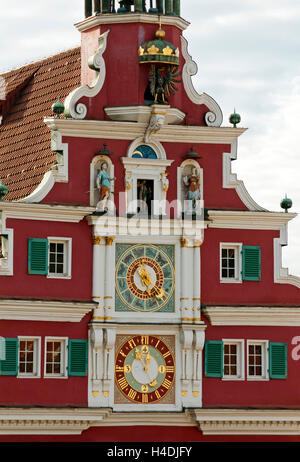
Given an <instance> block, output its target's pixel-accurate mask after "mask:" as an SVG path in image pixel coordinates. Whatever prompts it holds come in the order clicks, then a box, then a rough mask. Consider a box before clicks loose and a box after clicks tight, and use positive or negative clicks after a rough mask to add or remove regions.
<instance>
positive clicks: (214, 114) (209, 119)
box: [181, 36, 223, 127]
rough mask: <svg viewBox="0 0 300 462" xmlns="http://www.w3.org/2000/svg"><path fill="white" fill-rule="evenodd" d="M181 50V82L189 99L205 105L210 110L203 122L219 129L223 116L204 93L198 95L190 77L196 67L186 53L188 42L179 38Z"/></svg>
mask: <svg viewBox="0 0 300 462" xmlns="http://www.w3.org/2000/svg"><path fill="white" fill-rule="evenodd" d="M181 50H182V56H183V58H184V60H185V64H184V66H183V69H182V80H183V85H184V89H185V92H186V94H187V95H188V97H189V99H190V100H191V101H192V102H193V103H194V104H197V105H200V104H205V106H207V107H208V108H209V110H210V112H207V113H206V115H205V122H206V124H207V126H209V127H219V126H220V125H222V122H223V114H222V111H221V108H220V106H219V105H218V103H217V102H216V101H215V100H214V99H213V98H212V97H211V96H209V95H207V94H206V93H201V94H198V93H197V91H196V90H195V88H194V85H193V82H192V76H193V75H196V74H197V72H198V66H197V64H196V63H195V61H193V59H192V57H191V56H190V54H189V52H188V42H187V40H186V39H185V38H184V37H183V36H181Z"/></svg>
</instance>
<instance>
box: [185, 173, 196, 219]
mask: <svg viewBox="0 0 300 462" xmlns="http://www.w3.org/2000/svg"><path fill="white" fill-rule="evenodd" d="M182 180H183V184H184V186H185V198H186V199H187V200H188V202H189V207H188V211H189V212H190V213H196V211H197V209H198V203H199V200H200V176H199V174H198V172H197V169H196V168H193V169H192V173H191V174H190V175H184V176H183V178H182Z"/></svg>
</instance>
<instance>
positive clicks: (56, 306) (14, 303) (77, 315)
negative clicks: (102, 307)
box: [0, 299, 96, 322]
mask: <svg viewBox="0 0 300 462" xmlns="http://www.w3.org/2000/svg"><path fill="white" fill-rule="evenodd" d="M95 307H96V305H95V303H92V302H90V303H88V302H82V303H81V302H62V301H47V300H14V299H0V319H1V320H4V319H5V320H13V321H51V322H80V321H81V320H82V319H83V318H84V316H85V315H86V314H88V313H90V312H91V311H92V310H93V309H94V308H95Z"/></svg>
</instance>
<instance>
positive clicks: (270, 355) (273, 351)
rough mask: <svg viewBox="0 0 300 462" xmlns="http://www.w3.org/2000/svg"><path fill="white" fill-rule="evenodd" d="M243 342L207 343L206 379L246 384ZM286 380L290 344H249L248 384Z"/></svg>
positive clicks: (251, 342) (218, 341)
mask: <svg viewBox="0 0 300 462" xmlns="http://www.w3.org/2000/svg"><path fill="white" fill-rule="evenodd" d="M244 342H245V341H244V340H243V339H237V340H231V339H225V340H222V341H221V340H206V342H205V350H204V375H205V377H219V378H222V379H223V380H244V379H245V361H244ZM286 378H287V344H286V343H275V342H269V341H268V340H248V341H247V380H269V379H286Z"/></svg>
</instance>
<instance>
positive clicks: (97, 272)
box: [93, 235, 105, 321]
mask: <svg viewBox="0 0 300 462" xmlns="http://www.w3.org/2000/svg"><path fill="white" fill-rule="evenodd" d="M104 280H105V240H104V239H103V238H102V236H98V235H94V236H93V300H94V301H95V302H97V303H98V306H97V308H96V310H94V316H93V319H94V320H99V321H103V320H104Z"/></svg>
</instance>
